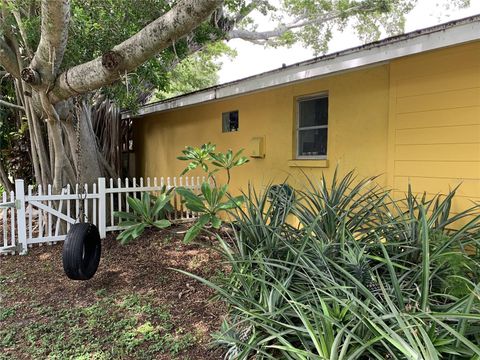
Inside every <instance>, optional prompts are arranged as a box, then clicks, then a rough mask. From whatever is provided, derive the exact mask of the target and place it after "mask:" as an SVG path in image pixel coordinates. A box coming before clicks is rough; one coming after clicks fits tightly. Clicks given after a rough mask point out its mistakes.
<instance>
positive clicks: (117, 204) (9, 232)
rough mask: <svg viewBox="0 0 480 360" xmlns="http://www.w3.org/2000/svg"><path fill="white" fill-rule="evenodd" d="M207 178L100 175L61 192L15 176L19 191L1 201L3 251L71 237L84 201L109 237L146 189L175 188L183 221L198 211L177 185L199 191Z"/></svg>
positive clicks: (88, 212)
mask: <svg viewBox="0 0 480 360" xmlns="http://www.w3.org/2000/svg"><path fill="white" fill-rule="evenodd" d="M204 181H205V177H202V178H200V177H178V178H177V177H166V178H165V177H161V178H156V177H155V178H153V179H150V178H146V179H145V181H144V179H143V178H139V179H136V178H132V179H124V180H122V179H115V180H114V179H109V181H107V180H106V179H105V178H99V179H98V183H96V184H93V185H92V186H90V187H89V186H88V185H84V187H82V186H79V185H78V184H77V185H76V186H75V187H74V188H72V187H70V185H67V186H66V187H65V188H63V189H62V190H61V191H60V193H59V194H58V193H57V194H55V193H54V192H53V190H52V189H53V188H52V186H51V185H48V187H47V189H43V188H42V186H41V185H39V186H38V187H36V188H34V186H32V185H28V186H27V187H25V182H24V181H23V180H16V181H15V191H11V192H10V193H9V194H7V193H6V192H4V193H3V194H2V196H3V197H2V199H1V203H0V211H1V214H0V238H2V237H3V242H0V254H15V253H19V254H26V253H27V251H28V248H29V247H31V246H33V245H34V244H39V245H43V244H52V243H56V242H57V241H63V240H65V237H66V234H67V232H68V230H69V229H70V226H71V225H72V224H75V223H76V222H78V221H79V219H80V216H81V209H82V207H81V202H83V209H84V215H85V218H86V221H88V222H91V223H93V224H95V225H96V226H97V227H98V230H99V232H100V237H101V238H102V239H104V238H105V237H106V234H107V232H111V231H117V230H120V229H121V227H120V226H119V225H118V223H119V219H118V218H116V217H115V216H114V212H115V211H127V212H128V211H129V210H130V207H129V204H128V201H127V198H128V197H129V196H130V197H136V198H140V197H141V194H142V193H143V192H148V193H152V194H156V193H159V192H160V191H161V190H162V189H164V188H165V189H166V190H170V189H172V188H173V198H172V205H173V208H174V211H173V213H172V214H170V216H171V220H172V221H174V222H175V221H177V222H183V221H190V220H193V219H195V218H196V216H197V214H196V213H194V212H192V211H190V210H188V209H187V208H185V207H184V205H183V203H182V202H181V199H180V197H179V195H178V194H176V193H175V188H176V187H180V186H181V187H186V188H189V189H193V190H199V189H200V186H201V184H202V182H204Z"/></svg>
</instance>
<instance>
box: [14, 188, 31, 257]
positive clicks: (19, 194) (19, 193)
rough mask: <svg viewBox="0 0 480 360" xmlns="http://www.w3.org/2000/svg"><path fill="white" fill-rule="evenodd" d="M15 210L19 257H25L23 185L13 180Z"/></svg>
mask: <svg viewBox="0 0 480 360" xmlns="http://www.w3.org/2000/svg"><path fill="white" fill-rule="evenodd" d="M15 208H16V209H17V234H18V246H19V252H20V255H25V254H26V253H27V251H28V246H27V224H26V221H25V183H24V182H23V180H15Z"/></svg>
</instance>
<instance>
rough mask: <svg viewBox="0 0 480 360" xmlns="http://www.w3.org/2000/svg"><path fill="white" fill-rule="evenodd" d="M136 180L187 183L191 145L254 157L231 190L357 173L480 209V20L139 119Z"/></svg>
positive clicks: (227, 87)
mask: <svg viewBox="0 0 480 360" xmlns="http://www.w3.org/2000/svg"><path fill="white" fill-rule="evenodd" d="M123 116H124V117H132V118H133V119H134V131H135V137H134V142H135V157H136V172H137V175H138V176H152V177H153V176H178V175H179V174H180V172H181V171H182V169H183V168H184V167H185V163H184V162H182V161H179V160H177V159H176V158H177V156H179V155H180V152H181V150H182V149H184V147H185V146H187V145H192V146H199V145H201V144H203V143H207V142H212V143H215V144H217V149H219V150H226V149H228V148H231V149H233V150H237V149H240V148H245V155H247V156H249V157H250V162H249V163H248V164H246V165H244V166H242V167H241V168H238V169H236V170H234V171H235V173H234V175H233V183H232V190H235V189H238V188H245V186H246V184H247V183H248V182H252V183H254V184H256V185H261V184H266V183H269V182H278V181H283V180H285V179H286V178H287V177H289V179H290V180H289V181H290V182H292V181H303V180H302V179H304V175H303V174H304V173H307V174H309V175H313V176H319V175H321V173H322V172H323V173H325V174H326V176H327V177H328V176H330V175H331V174H332V173H333V171H334V170H335V168H336V167H337V166H338V167H339V170H340V171H341V172H346V171H349V170H352V169H355V170H356V171H357V173H358V174H359V176H362V177H364V176H371V175H381V176H380V177H379V180H378V181H379V183H380V184H382V185H384V186H387V187H389V188H392V189H394V190H395V191H398V192H402V193H403V192H405V191H406V189H407V185H408V183H411V184H412V187H413V189H414V191H417V192H423V191H426V192H427V193H430V194H436V193H443V192H446V191H448V190H449V188H452V187H453V186H455V185H457V184H459V183H460V182H461V183H462V186H461V187H460V189H459V191H458V195H459V200H458V202H457V206H459V207H462V208H464V207H466V206H468V205H469V204H471V202H472V201H480V15H478V16H474V17H470V18H466V19H462V20H458V21H454V22H450V23H446V24H442V25H439V26H435V27H432V28H428V29H424V30H420V31H416V32H413V33H408V34H404V35H400V36H396V37H392V38H389V39H386V40H382V41H379V42H374V43H371V44H368V45H364V46H360V47H356V48H352V49H348V50H344V51H341V52H338V53H334V54H329V55H326V56H322V57H319V58H314V59H312V60H309V61H305V62H301V63H298V64H294V65H291V66H287V67H284V68H281V69H278V70H274V71H270V72H267V73H263V74H259V75H257V76H253V77H249V78H246V79H242V80H238V81H235V82H231V83H227V84H223V85H219V86H215V87H212V88H208V89H204V90H201V91H198V92H195V93H191V94H186V95H182V96H179V97H176V98H173V99H168V100H165V101H161V102H158V103H154V104H149V105H146V106H143V107H142V108H140V110H139V112H138V113H137V114H135V115H132V114H128V113H127V114H124V115H123Z"/></svg>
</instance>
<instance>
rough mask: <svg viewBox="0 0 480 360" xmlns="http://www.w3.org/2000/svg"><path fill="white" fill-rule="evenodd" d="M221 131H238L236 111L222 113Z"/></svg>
mask: <svg viewBox="0 0 480 360" xmlns="http://www.w3.org/2000/svg"><path fill="white" fill-rule="evenodd" d="M222 131H223V132H231V131H238V111H229V112H225V113H222Z"/></svg>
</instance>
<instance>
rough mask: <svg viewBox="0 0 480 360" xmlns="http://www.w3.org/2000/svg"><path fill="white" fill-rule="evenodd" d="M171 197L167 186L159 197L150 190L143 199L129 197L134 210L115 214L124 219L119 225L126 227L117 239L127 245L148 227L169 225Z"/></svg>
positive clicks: (160, 227) (128, 199)
mask: <svg viewBox="0 0 480 360" xmlns="http://www.w3.org/2000/svg"><path fill="white" fill-rule="evenodd" d="M171 198H172V192H171V190H169V191H166V190H165V187H164V188H163V189H162V192H161V194H160V195H159V196H158V197H155V196H152V195H150V194H149V193H148V192H144V193H142V198H141V199H137V198H133V197H128V198H127V202H128V205H129V206H130V208H131V210H132V211H131V212H124V211H116V212H114V214H113V215H114V216H115V217H117V218H119V219H121V220H122V221H120V223H119V226H121V227H122V228H125V229H124V230H123V231H122V232H121V233H120V234H119V235H118V237H117V240H119V241H120V243H121V244H122V245H125V244H127V243H129V242H130V241H132V240H135V239H136V238H138V237H139V236H140V235H141V234H142V233H143V232H144V231H145V229H146V228H148V227H156V228H159V229H165V228H167V227H169V226H170V225H171V223H170V221H168V220H167V219H165V217H166V215H167V213H168V212H170V211H171V210H173V208H172V205H171V204H170V200H171Z"/></svg>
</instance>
